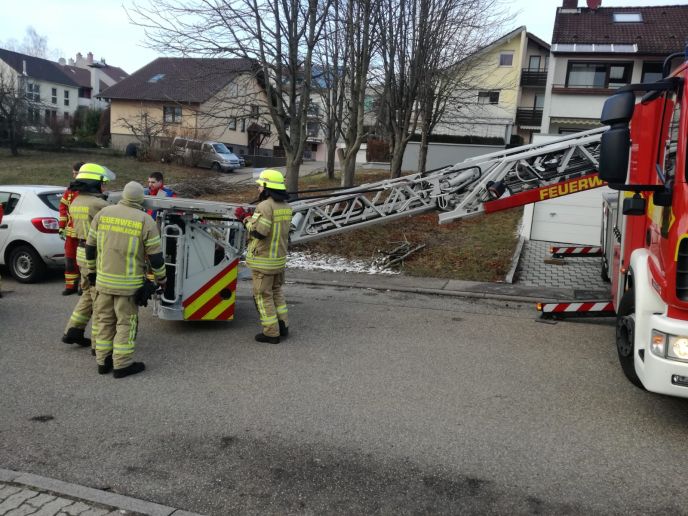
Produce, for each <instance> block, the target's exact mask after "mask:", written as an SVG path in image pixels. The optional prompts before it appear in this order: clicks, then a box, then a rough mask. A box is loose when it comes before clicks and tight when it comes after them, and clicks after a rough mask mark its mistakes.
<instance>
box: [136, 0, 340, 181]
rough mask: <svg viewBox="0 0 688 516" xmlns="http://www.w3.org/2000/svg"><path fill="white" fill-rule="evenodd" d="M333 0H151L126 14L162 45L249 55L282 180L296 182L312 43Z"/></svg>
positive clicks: (184, 52) (193, 51)
mask: <svg viewBox="0 0 688 516" xmlns="http://www.w3.org/2000/svg"><path fill="white" fill-rule="evenodd" d="M330 1H331V0H286V1H282V2H279V1H271V0H189V1H187V2H185V3H183V4H180V3H178V2H174V1H171V0H151V3H150V6H149V7H145V8H144V7H141V6H135V7H134V9H133V11H132V15H131V16H130V17H131V18H132V20H133V21H134V23H136V24H138V25H140V26H143V27H144V28H145V29H146V35H147V37H148V41H149V42H150V46H151V47H153V48H157V49H159V50H161V51H164V52H166V53H169V52H170V51H172V52H178V53H180V54H182V55H198V56H206V57H220V56H221V57H240V58H249V59H252V60H254V61H255V62H256V63H257V66H258V74H257V77H258V79H259V81H261V83H262V85H263V87H264V89H265V92H266V94H267V103H266V105H265V106H263V109H264V112H265V113H266V114H267V115H269V117H270V119H271V120H272V121H273V123H274V126H275V130H276V132H277V136H278V137H279V140H280V143H281V145H282V147H283V148H284V152H285V156H286V166H287V187H288V189H289V190H291V191H296V190H297V189H298V172H299V167H300V165H301V162H302V159H303V152H304V149H305V143H306V137H307V133H306V120H307V110H308V106H309V103H310V95H311V91H312V81H313V70H312V65H313V50H314V48H315V45H316V44H317V42H318V40H319V39H320V37H321V32H322V30H323V24H324V23H325V18H326V17H325V15H326V13H327V11H328V9H329V6H330Z"/></svg>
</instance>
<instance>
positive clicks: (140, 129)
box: [117, 105, 168, 159]
mask: <svg viewBox="0 0 688 516" xmlns="http://www.w3.org/2000/svg"><path fill="white" fill-rule="evenodd" d="M149 109H155V108H148V107H147V106H145V105H142V106H141V107H140V108H139V113H138V116H137V117H136V118H119V119H117V124H118V125H120V126H121V127H123V128H125V129H126V130H128V131H129V132H130V133H131V134H132V135H133V136H134V138H136V139H137V140H138V141H139V143H140V144H141V145H140V147H139V150H138V152H137V153H136V156H137V157H138V158H140V159H147V158H148V157H150V155H151V151H152V149H153V145H154V144H155V142H156V141H159V140H160V138H161V137H163V138H164V137H166V136H168V134H167V128H166V127H165V123H164V121H163V119H162V117H160V116H156V115H155V114H154V113H151V112H150V111H149ZM158 111H159V108H158Z"/></svg>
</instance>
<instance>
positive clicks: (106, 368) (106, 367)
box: [98, 355, 112, 374]
mask: <svg viewBox="0 0 688 516" xmlns="http://www.w3.org/2000/svg"><path fill="white" fill-rule="evenodd" d="M110 371H112V355H108V356H106V357H105V363H104V364H103V365H100V364H98V374H108V373H109V372H110Z"/></svg>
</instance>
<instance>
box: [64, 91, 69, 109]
mask: <svg viewBox="0 0 688 516" xmlns="http://www.w3.org/2000/svg"><path fill="white" fill-rule="evenodd" d="M64 105H65V106H69V90H64Z"/></svg>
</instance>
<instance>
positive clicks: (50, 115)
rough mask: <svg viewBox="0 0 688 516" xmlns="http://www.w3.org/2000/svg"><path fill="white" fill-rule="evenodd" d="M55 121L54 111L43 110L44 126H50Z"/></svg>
mask: <svg viewBox="0 0 688 516" xmlns="http://www.w3.org/2000/svg"><path fill="white" fill-rule="evenodd" d="M56 121H57V111H56V110H54V109H46V110H45V125H50V124H51V123H55V122H56Z"/></svg>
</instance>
